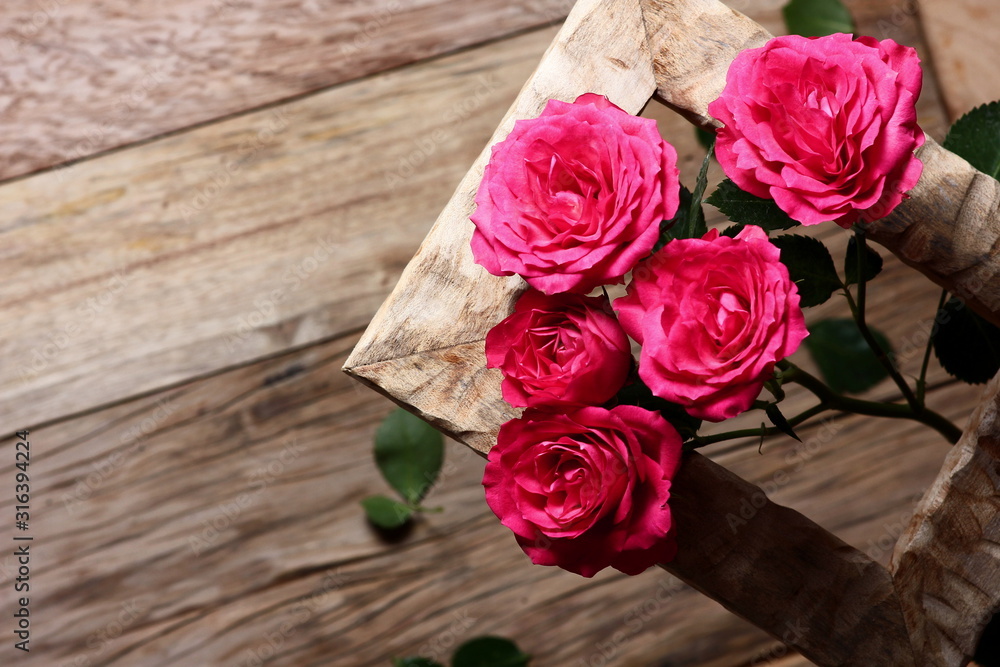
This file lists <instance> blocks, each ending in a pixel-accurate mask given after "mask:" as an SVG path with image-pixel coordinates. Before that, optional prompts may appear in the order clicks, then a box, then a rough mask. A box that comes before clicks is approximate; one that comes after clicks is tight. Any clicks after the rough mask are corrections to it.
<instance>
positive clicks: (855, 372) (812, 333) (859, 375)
mask: <svg viewBox="0 0 1000 667" xmlns="http://www.w3.org/2000/svg"><path fill="white" fill-rule="evenodd" d="M868 328H869V330H870V331H871V332H872V336H873V337H874V338H875V340H876V341H877V342H878V344H879V345H880V346H881V347H882V349H883V350H885V351H886V353H887V354H889V355H890V357H891V356H892V346H891V345H890V344H889V340H888V339H887V338H886V337H885V336H884V335H883V334H882V333H881V332H879V331H878V330H876V329H873V328H872V327H870V326H869V327H868ZM805 344H806V348H807V349H808V350H809V353H810V354H811V355H812V358H813V359H814V360H815V361H816V365H817V366H819V371H820V374H821V375H822V376H823V379H824V380H825V381H826V383H827V384H828V385H829V386H830V389H832V390H833V391H835V392H837V393H838V394H840V393H850V394H857V393H860V392H863V391H865V390H866V389H870V388H872V387H874V386H875V385H877V384H878V383H879V382H881V381H882V380H884V379H885V378H887V377H889V373H888V372H887V371H886V370H885V368H883V367H882V364H880V363H879V360H878V357H876V356H875V353H874V352H873V351H872V349H871V348H870V347H868V343H866V342H865V339H864V337H863V336H862V335H861V331H860V330H859V329H858V325H857V323H856V322H855V321H854V320H852V319H850V318H838V319H829V320H821V321H819V322H815V323H814V324H812V325H811V326H810V327H809V337H808V338H806V340H805Z"/></svg>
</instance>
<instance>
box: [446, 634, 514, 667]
mask: <svg viewBox="0 0 1000 667" xmlns="http://www.w3.org/2000/svg"><path fill="white" fill-rule="evenodd" d="M530 660H531V656H530V655H528V654H526V653H524V652H522V651H521V649H519V648H518V647H517V644H515V643H514V642H512V641H510V640H509V639H504V638H503V637H489V636H487V637H476V638H475V639H470V640H469V641H467V642H465V643H464V644H462V645H461V646H459V647H458V649H457V650H456V651H455V655H453V656H452V658H451V667H524V666H525V665H527V664H528V662H529V661H530Z"/></svg>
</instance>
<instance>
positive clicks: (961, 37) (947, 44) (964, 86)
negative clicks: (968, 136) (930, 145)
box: [876, 0, 1000, 120]
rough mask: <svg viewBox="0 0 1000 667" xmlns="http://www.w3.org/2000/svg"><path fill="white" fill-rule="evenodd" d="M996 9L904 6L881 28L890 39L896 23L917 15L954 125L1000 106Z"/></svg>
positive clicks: (969, 4)
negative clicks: (967, 116) (976, 109)
mask: <svg viewBox="0 0 1000 667" xmlns="http://www.w3.org/2000/svg"><path fill="white" fill-rule="evenodd" d="M996 9H997V8H996V4H995V3H994V2H992V0H920V2H919V3H918V2H917V1H916V0H908V1H907V2H901V3H900V4H899V6H898V7H897V9H896V11H895V12H893V15H892V17H887V18H888V19H889V20H886V21H885V22H884V23H883V24H882V26H881V27H882V29H883V31H884V32H886V33H887V36H892V32H893V31H894V30H895V28H896V26H897V25H898V24H899V23H902V22H904V21H906V20H908V19H909V18H911V17H913V16H914V15H916V14H918V13H919V16H920V19H921V21H920V22H921V25H923V27H924V35H925V36H926V38H927V44H928V46H929V47H930V49H931V51H932V52H933V54H934V68H935V69H936V70H937V72H938V75H939V76H938V78H939V80H940V82H941V88H942V90H943V91H944V101H945V104H946V105H947V108H948V114H949V116H950V117H951V119H952V120H956V119H958V117H959V116H961V115H962V114H964V113H966V112H967V111H969V110H970V109H972V108H974V107H977V106H979V105H980V104H986V103H987V102H993V101H995V100H1000V72H998V71H997V68H996V63H997V62H1000V41H998V40H997V38H996V32H997V15H996ZM876 34H877V33H876Z"/></svg>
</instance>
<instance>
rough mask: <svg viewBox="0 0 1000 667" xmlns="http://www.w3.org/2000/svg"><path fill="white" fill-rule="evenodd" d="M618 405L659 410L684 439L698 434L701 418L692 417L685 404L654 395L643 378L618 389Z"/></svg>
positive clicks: (616, 398)
mask: <svg viewBox="0 0 1000 667" xmlns="http://www.w3.org/2000/svg"><path fill="white" fill-rule="evenodd" d="M615 400H616V403H617V404H618V405H634V406H636V407H640V408H644V409H646V410H651V411H653V412H659V413H660V414H661V415H663V418H664V419H666V420H667V421H668V422H670V424H671V426H673V427H674V428H675V429H677V432H678V433H680V435H681V439H682V440H688V439H690V438H693V437H694V436H695V435H697V434H698V429H699V428H701V420H700V419H698V418H697V417H692V416H691V415H689V414H688V413H687V410H685V409H684V407H683V406H680V405H678V404H677V403H671V402H670V401H668V400H667V399H665V398H660V397H659V396H654V395H653V392H652V390H650V388H649V387H647V386H646V384H645V383H644V382H643V381H642V380H636V381H635V382H633V383H632V384H627V385H625V386H624V387H622V388H621V389H620V390H619V391H618V395H617V396H616V397H615Z"/></svg>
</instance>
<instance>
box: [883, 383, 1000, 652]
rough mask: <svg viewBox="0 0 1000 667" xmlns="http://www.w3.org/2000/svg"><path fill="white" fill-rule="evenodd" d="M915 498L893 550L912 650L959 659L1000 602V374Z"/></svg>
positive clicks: (973, 648)
mask: <svg viewBox="0 0 1000 667" xmlns="http://www.w3.org/2000/svg"><path fill="white" fill-rule="evenodd" d="M969 422H970V423H969V427H968V428H967V429H966V431H965V434H964V435H963V436H962V439H961V441H959V443H958V444H957V445H955V446H954V447H953V448H952V450H951V451H950V452H949V454H948V457H947V459H946V460H945V464H944V467H943V468H942V470H941V473H940V474H939V475H938V477H937V479H936V480H935V481H934V484H933V485H932V486H931V488H930V489H928V490H927V493H926V494H925V495H924V498H923V500H921V502H920V505H919V506H918V507H917V511H916V513H915V516H914V518H913V520H912V522H911V523H910V524H909V526H908V527H907V530H906V532H905V533H903V535H902V536H901V537H900V539H899V541H898V542H897V544H896V547H895V552H894V554H893V562H892V569H893V572H894V574H893V579H894V580H895V581H896V587H897V590H898V591H899V594H900V596H901V597H902V598H903V600H904V601H905V602H906V604H905V610H906V621H907V625H908V626H909V628H910V634H911V636H912V638H913V644H914V647H915V649H916V650H918V651H920V653H921V654H922V655H924V656H926V660H927V662H926V663H925V664H928V665H962V664H965V663H966V662H967V661H968V659H969V658H971V657H972V656H973V654H974V653H975V651H976V646H977V645H978V643H979V637H980V635H981V633H982V631H983V628H985V627H986V624H987V623H988V622H989V621H990V619H991V618H992V617H993V615H994V613H995V612H996V611H997V609H1000V590H997V572H998V571H1000V512H998V511H1000V435H998V433H1000V376H998V377H997V378H994V379H993V381H992V382H991V383H990V384H989V386H988V387H987V389H986V391H985V392H984V393H983V396H982V403H981V404H980V405H979V407H978V408H977V410H976V411H975V413H973V415H972V417H971V418H970V420H969Z"/></svg>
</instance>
